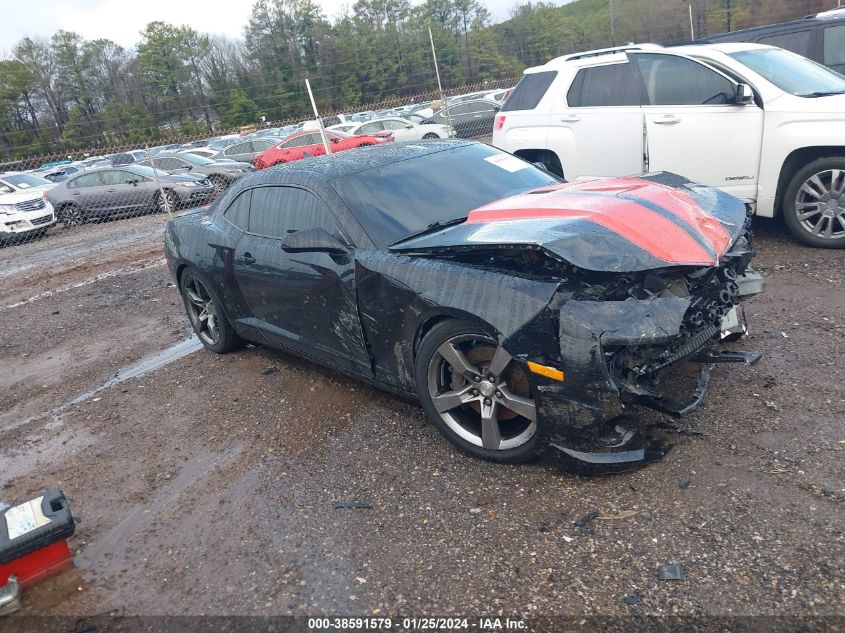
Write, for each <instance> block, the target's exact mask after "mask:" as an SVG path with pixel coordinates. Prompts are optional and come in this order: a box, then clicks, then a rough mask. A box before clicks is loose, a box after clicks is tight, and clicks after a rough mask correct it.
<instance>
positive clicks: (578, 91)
mask: <svg viewBox="0 0 845 633" xmlns="http://www.w3.org/2000/svg"><path fill="white" fill-rule="evenodd" d="M566 102H567V103H568V104H569V107H571V108H591V107H610V106H639V105H640V104H641V103H642V90H641V87H640V81H639V78H638V77H637V76H636V74H635V73H634V69H633V68H632V67H631V64H629V63H628V62H625V63H622V64H610V65H605V66H593V67H592V68H582V69H581V70H579V71H578V74H576V75H575V79H574V80H573V81H572V85H571V86H570V87H569V92H567V93H566Z"/></svg>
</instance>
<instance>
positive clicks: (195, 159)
mask: <svg viewBox="0 0 845 633" xmlns="http://www.w3.org/2000/svg"><path fill="white" fill-rule="evenodd" d="M179 158H181V159H182V160H186V161H188V162H189V163H191V164H193V165H213V164H214V161H213V160H208V159H207V158H205V157H204V156H197V155H196V154H191V153H188V152H186V153H184V154H179Z"/></svg>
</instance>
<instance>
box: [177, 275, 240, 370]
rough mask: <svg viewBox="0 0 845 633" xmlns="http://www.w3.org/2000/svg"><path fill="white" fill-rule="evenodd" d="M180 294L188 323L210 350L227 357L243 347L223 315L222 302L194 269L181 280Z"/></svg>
mask: <svg viewBox="0 0 845 633" xmlns="http://www.w3.org/2000/svg"><path fill="white" fill-rule="evenodd" d="M179 292H180V293H181V295H182V301H183V303H184V304H185V312H186V313H187V314H188V320H189V321H190V322H191V326H192V327H193V328H194V332H196V335H197V337H198V338H199V340H200V342H201V343H202V344H203V345H204V346H205V348H206V349H209V350H211V351H212V352H215V353H217V354H225V353H226V352H231V351H232V350H234V349H237V348H238V347H240V346H241V345H243V339H241V337H240V336H238V335H237V334H236V333H235V330H234V329H233V328H232V325H231V324H230V323H229V320H228V319H227V318H226V315H225V314H223V309H222V307H221V302H220V299H219V298H218V296H217V294H216V293H215V292H214V291H213V290H211V284H209V283H208V282H207V281H206V280H205V278H204V277H201V276H200V275H199V273H197V272H196V271H195V270H194V269H192V268H189V269H187V270H185V271H184V272H183V273H182V276H181V278H180V280H179Z"/></svg>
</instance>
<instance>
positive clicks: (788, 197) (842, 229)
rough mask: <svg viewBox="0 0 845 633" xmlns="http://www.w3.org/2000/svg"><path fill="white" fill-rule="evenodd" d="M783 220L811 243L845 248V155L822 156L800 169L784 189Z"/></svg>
mask: <svg viewBox="0 0 845 633" xmlns="http://www.w3.org/2000/svg"><path fill="white" fill-rule="evenodd" d="M783 220H784V222H785V223H786V226H787V227H788V228H789V230H790V231H791V232H792V234H793V235H795V237H796V238H798V239H799V240H800V241H802V242H804V243H805V244H807V245H809V246H816V247H821V248H845V158H843V157H833V156H828V157H824V158H819V159H817V160H814V161H812V162H811V163H809V164H808V165H806V166H805V167H804V168H803V169H799V170H798V171H797V172H796V173H795V175H794V176H793V177H792V180H791V181H790V182H789V185H788V186H787V188H786V191H785V192H784V197H783Z"/></svg>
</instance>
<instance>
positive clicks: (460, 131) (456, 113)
mask: <svg viewBox="0 0 845 633" xmlns="http://www.w3.org/2000/svg"><path fill="white" fill-rule="evenodd" d="M474 115H475V111H474V109H473V107H472V104H467V103H460V104H458V105H456V106H454V107H450V108H449V109H448V110H446V109H443V110H441V111H440V112H438V113H437V114H435V115H434V116H435V118H436V120H437V123H444V124H449V122H450V121H451V124H452V127H453V128H455V132H456V133H457V135H458V136H459V137H460V138H469V137H470V136H472V131H473V128H474V127H475V118H474Z"/></svg>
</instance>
